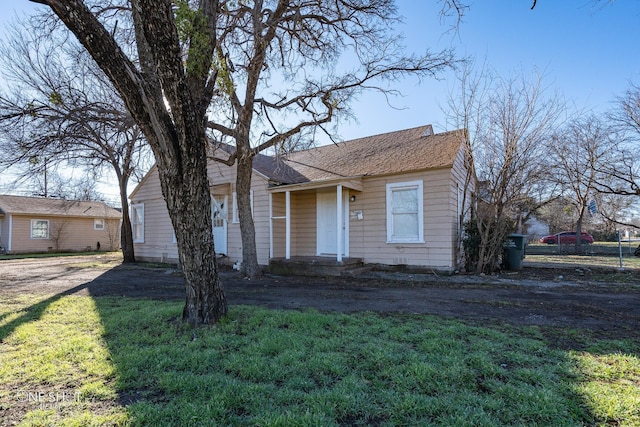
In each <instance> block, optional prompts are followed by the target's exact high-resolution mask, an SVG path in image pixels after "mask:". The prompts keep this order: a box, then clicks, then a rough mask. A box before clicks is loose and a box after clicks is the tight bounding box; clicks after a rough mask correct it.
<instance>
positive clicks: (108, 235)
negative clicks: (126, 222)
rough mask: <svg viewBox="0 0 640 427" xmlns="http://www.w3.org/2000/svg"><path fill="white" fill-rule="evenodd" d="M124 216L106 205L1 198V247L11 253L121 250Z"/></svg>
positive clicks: (41, 198)
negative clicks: (99, 249)
mask: <svg viewBox="0 0 640 427" xmlns="http://www.w3.org/2000/svg"><path fill="white" fill-rule="evenodd" d="M121 218H122V213H121V212H119V211H117V210H115V209H113V208H111V207H109V206H107V205H106V204H105V203H103V202H88V201H76V200H62V199H49V198H43V197H22V196H7V195H0V246H2V247H3V248H4V250H5V251H7V252H8V253H28V252H47V251H85V250H96V249H97V247H98V243H99V244H100V245H99V246H100V248H101V249H102V250H115V249H118V248H119V247H120V221H121Z"/></svg>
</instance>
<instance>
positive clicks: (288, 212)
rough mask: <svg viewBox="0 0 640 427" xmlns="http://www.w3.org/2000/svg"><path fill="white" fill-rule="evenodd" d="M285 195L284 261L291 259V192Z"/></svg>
mask: <svg viewBox="0 0 640 427" xmlns="http://www.w3.org/2000/svg"><path fill="white" fill-rule="evenodd" d="M284 194H285V216H286V218H285V229H286V231H285V255H284V257H285V259H291V192H290V191H287V192H286V193H284Z"/></svg>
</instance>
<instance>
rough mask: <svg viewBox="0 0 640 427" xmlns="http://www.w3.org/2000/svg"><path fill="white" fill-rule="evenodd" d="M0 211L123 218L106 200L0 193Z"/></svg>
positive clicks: (7, 212)
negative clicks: (96, 200)
mask: <svg viewBox="0 0 640 427" xmlns="http://www.w3.org/2000/svg"><path fill="white" fill-rule="evenodd" d="M0 213H3V214H23V215H57V216H73V217H89V218H121V217H122V214H121V213H120V212H119V211H117V210H116V209H113V208H112V207H109V206H108V205H107V204H106V203H104V202H93V201H78V200H63V199H48V198H44V197H24V196H9V195H0Z"/></svg>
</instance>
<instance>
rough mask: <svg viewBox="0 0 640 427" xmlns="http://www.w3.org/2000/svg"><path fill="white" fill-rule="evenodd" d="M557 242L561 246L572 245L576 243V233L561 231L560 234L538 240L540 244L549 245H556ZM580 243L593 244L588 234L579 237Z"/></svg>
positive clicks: (584, 233)
mask: <svg viewBox="0 0 640 427" xmlns="http://www.w3.org/2000/svg"><path fill="white" fill-rule="evenodd" d="M558 240H559V241H560V244H562V245H572V244H575V243H576V232H575V231H563V232H561V233H556V234H551V235H549V236H544V237H543V238H542V239H540V243H547V244H549V245H556V244H558ZM580 243H585V244H587V243H588V244H590V243H593V236H592V235H591V234H589V233H586V232H584V231H583V232H582V233H581V237H580Z"/></svg>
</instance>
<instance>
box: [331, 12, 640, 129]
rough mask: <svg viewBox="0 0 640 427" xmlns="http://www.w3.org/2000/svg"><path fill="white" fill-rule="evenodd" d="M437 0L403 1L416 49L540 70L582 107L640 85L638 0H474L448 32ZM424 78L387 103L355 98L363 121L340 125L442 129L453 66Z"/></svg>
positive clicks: (507, 70)
mask: <svg viewBox="0 0 640 427" xmlns="http://www.w3.org/2000/svg"><path fill="white" fill-rule="evenodd" d="M430 3H433V2H429V3H427V2H417V1H408V0H405V1H402V0H400V1H398V6H399V10H400V13H401V14H402V15H403V16H404V17H405V25H404V26H403V27H402V28H401V30H402V32H403V33H404V34H405V36H406V43H407V47H408V49H409V50H410V51H414V52H416V53H420V52H422V51H423V50H424V49H426V48H429V49H432V50H434V51H435V50H440V49H444V48H448V47H453V48H455V49H456V52H457V53H458V54H459V55H460V56H468V57H474V58H476V61H477V62H479V63H482V62H483V61H486V63H487V65H488V66H489V67H492V68H494V69H495V70H496V71H497V72H498V73H499V74H500V75H503V76H513V75H515V74H518V73H522V74H524V75H525V76H531V75H532V73H533V70H534V69H537V70H538V71H539V72H540V73H541V74H543V75H544V83H545V86H548V87H549V91H553V90H555V91H558V92H559V93H560V94H562V95H563V96H564V97H565V98H566V99H567V101H568V103H569V104H570V105H573V106H575V108H576V110H591V111H594V112H601V111H604V110H606V109H608V108H610V107H611V103H612V101H613V100H614V99H615V97H616V96H618V95H621V94H622V93H623V92H624V90H625V88H626V87H627V85H628V82H629V81H630V80H632V81H635V82H636V83H637V84H640V43H639V42H640V25H639V24H640V2H637V1H631V0H618V1H615V2H612V3H609V2H607V1H600V2H593V1H591V0H561V1H558V0H538V2H537V5H536V7H535V9H534V10H531V2H530V1H528V0H503V1H498V0H476V1H475V2H474V3H473V4H471V6H470V9H469V10H468V11H467V13H466V15H465V16H464V18H463V22H462V23H461V24H460V26H459V28H458V31H457V33H451V32H449V33H446V34H444V33H445V32H446V31H447V30H448V29H449V28H450V26H451V25H452V24H453V21H451V20H449V21H446V20H445V21H444V22H443V21H442V20H441V19H440V18H439V17H438V16H437V13H438V5H439V4H435V5H434V4H430ZM441 77H442V79H441V80H439V81H433V80H430V81H423V82H422V83H421V84H420V85H418V83H417V82H416V81H415V80H413V79H407V80H406V81H405V82H403V84H402V85H399V86H398V89H400V90H401V91H402V92H403V93H404V95H405V96H404V98H400V99H396V100H395V102H394V105H396V106H398V107H406V109H404V110H401V111H397V110H394V109H391V108H389V107H387V106H386V105H385V100H384V99H383V98H382V97H381V96H379V95H370V96H367V97H364V98H362V99H361V102H360V103H358V104H355V105H354V110H355V112H356V113H357V114H358V116H359V117H360V120H359V121H360V123H359V124H353V125H352V126H349V127H348V128H347V127H344V126H343V127H342V128H341V136H343V137H344V138H346V139H351V138H355V137H358V136H365V135H368V134H376V133H381V132H386V131H391V130H396V129H402V128H408V127H413V126H419V125H422V124H426V123H432V124H433V125H434V127H435V128H436V130H444V128H445V118H444V114H443V112H442V108H444V107H445V106H446V104H447V100H448V97H449V94H450V93H451V91H453V90H455V79H454V78H453V77H454V76H453V73H446V74H444V75H442V76H441Z"/></svg>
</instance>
